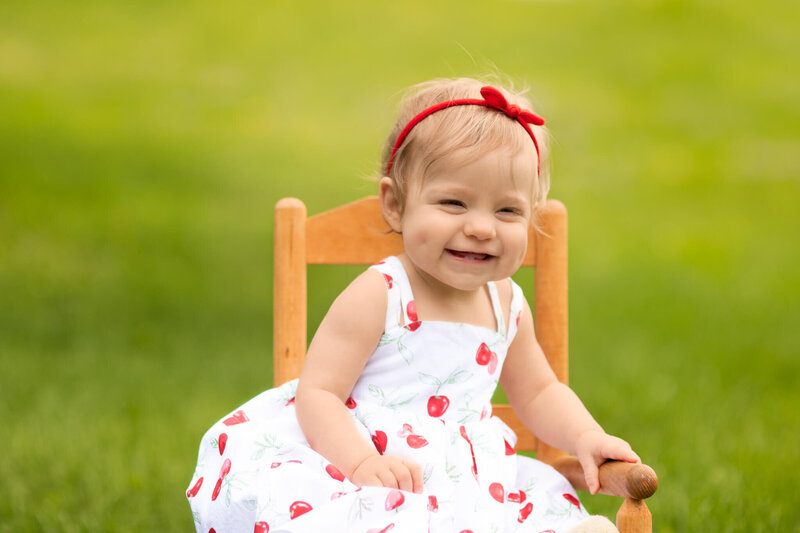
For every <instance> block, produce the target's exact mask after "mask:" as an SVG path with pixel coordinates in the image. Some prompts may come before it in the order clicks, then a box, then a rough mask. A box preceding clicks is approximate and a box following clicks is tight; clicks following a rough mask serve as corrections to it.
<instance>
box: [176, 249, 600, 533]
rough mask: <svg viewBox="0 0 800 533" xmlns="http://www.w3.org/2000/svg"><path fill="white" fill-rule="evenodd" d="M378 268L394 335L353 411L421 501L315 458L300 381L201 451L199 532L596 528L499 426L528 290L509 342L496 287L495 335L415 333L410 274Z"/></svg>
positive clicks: (394, 266) (487, 532) (474, 329)
mask: <svg viewBox="0 0 800 533" xmlns="http://www.w3.org/2000/svg"><path fill="white" fill-rule="evenodd" d="M371 268H374V269H376V270H378V271H379V272H380V273H381V274H383V277H384V279H385V281H386V287H387V291H388V292H387V294H388V305H387V312H386V325H385V330H384V334H383V336H382V337H381V339H380V342H379V345H378V347H377V348H376V349H375V352H374V353H373V354H372V355H371V356H370V358H369V360H368V361H367V363H366V366H365V368H364V371H363V373H362V374H361V376H360V377H359V379H358V381H357V382H356V384H355V386H354V388H353V391H352V393H351V396H350V398H349V399H348V400H347V402H346V406H347V408H348V409H349V412H350V414H351V416H352V419H353V421H354V422H355V424H356V426H357V428H358V430H359V432H360V433H361V434H362V436H363V438H364V439H366V440H367V441H368V442H370V441H371V442H372V443H373V444H374V446H375V448H376V449H377V450H378V452H380V453H390V454H396V455H399V456H403V457H407V458H409V459H412V460H414V461H416V462H417V463H418V464H419V465H420V466H421V467H422V470H423V479H424V491H423V493H422V494H414V493H410V492H405V491H400V490H397V489H390V488H386V487H362V488H358V487H356V486H355V485H353V484H352V483H351V482H350V481H349V480H347V479H346V478H345V477H344V476H343V475H342V473H341V472H340V471H339V470H338V469H337V468H336V467H335V466H334V465H332V464H331V463H330V462H328V461H327V460H326V459H325V458H323V457H322V456H321V455H319V454H318V453H316V452H315V451H314V450H312V449H311V448H310V447H309V445H308V442H307V441H306V439H305V437H304V436H303V433H302V431H301V430H300V427H299V425H298V423H297V418H296V416H295V408H294V405H293V404H294V395H295V390H296V388H297V380H293V381H289V382H287V383H285V384H284V385H282V386H280V387H277V388H274V389H270V390H267V391H265V392H263V393H261V394H260V395H258V396H256V397H255V398H253V399H251V400H250V401H248V402H247V403H245V404H244V405H242V406H241V407H239V408H238V409H236V410H235V411H234V412H232V413H231V414H230V415H228V416H226V417H224V418H223V419H222V420H220V421H219V422H217V423H216V424H215V425H214V426H212V427H211V429H210V430H209V431H208V432H207V433H206V434H205V436H204V437H203V439H202V441H201V444H200V452H199V456H198V462H197V468H196V470H195V473H194V476H193V477H192V481H191V482H190V484H189V488H188V490H187V493H186V495H187V497H188V499H189V503H190V506H191V508H192V514H193V518H194V522H195V525H196V527H197V531H198V532H202V533H208V532H211V531H214V532H216V533H224V532H228V531H231V532H233V531H237V532H238V531H241V532H248V533H249V532H250V531H254V532H256V533H258V532H268V531H269V532H272V533H276V532H292V533H306V532H309V533H310V532H315V533H319V532H342V533H345V532H346V533H350V532H354V533H386V532H389V531H391V532H392V533H427V532H430V533H467V532H472V533H493V532H497V533H500V532H504V533H507V532H518V533H523V532H530V533H540V532H543V531H552V532H561V531H567V530H568V529H570V528H571V527H573V526H574V525H576V524H577V523H578V522H580V521H581V520H583V519H585V518H587V517H588V514H587V513H586V511H585V510H584V509H583V507H582V506H581V504H580V502H579V501H578V499H577V496H576V494H575V491H574V490H573V488H572V487H571V486H570V484H569V482H568V481H567V480H566V479H565V478H563V477H562V476H561V475H560V474H559V473H558V472H556V471H555V470H554V469H553V468H551V467H550V466H548V465H546V464H544V463H542V462H540V461H536V460H534V459H531V458H528V457H524V456H518V455H516V454H515V453H514V450H513V446H514V444H515V441H516V437H515V435H514V434H513V432H512V431H511V430H510V429H509V428H508V427H507V426H506V425H505V424H503V422H501V421H500V419H499V418H497V417H493V416H492V414H491V411H492V406H491V398H492V394H493V393H494V391H495V388H496V386H497V382H498V379H499V376H500V371H501V369H502V366H503V361H504V359H505V356H506V353H507V350H508V346H509V345H510V344H511V342H512V341H513V340H514V336H515V334H516V332H517V323H518V320H519V316H520V314H521V312H522V309H523V298H524V296H523V294H522V290H521V289H520V288H519V286H518V285H516V284H515V283H513V282H512V287H513V297H512V301H511V309H510V313H509V325H508V328H506V326H505V322H506V321H505V320H504V317H503V313H502V311H501V308H500V303H499V299H498V296H497V289H496V286H495V284H494V283H489V284H488V291H489V295H490V297H491V302H492V306H493V308H494V314H495V319H496V324H497V328H496V329H495V330H492V329H489V328H484V327H480V326H475V325H470V324H462V323H454V322H437V321H419V320H417V313H416V309H415V305H414V296H413V294H412V293H411V287H410V285H409V282H408V278H407V276H406V272H405V270H404V269H403V266H402V264H401V263H400V260H399V259H397V258H396V257H389V258H387V259H385V260H384V261H381V262H379V263H378V264H376V265H373V266H372V267H371ZM332 370H334V369H332Z"/></svg>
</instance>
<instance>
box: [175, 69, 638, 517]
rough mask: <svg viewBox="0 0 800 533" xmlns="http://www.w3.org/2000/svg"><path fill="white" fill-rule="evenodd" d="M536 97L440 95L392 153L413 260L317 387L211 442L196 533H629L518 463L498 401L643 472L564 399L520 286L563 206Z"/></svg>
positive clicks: (369, 302) (325, 352)
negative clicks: (553, 200)
mask: <svg viewBox="0 0 800 533" xmlns="http://www.w3.org/2000/svg"><path fill="white" fill-rule="evenodd" d="M529 109H530V105H529V103H528V102H527V101H526V100H524V99H523V98H522V97H521V96H519V95H516V94H513V93H511V92H509V91H506V90H500V89H498V88H495V87H491V86H484V85H483V84H482V83H481V82H479V81H477V80H472V79H458V80H435V81H432V82H428V83H425V84H422V85H419V86H417V87H415V88H414V91H413V92H412V93H411V95H410V96H409V97H407V98H406V99H405V101H404V104H403V106H402V109H401V111H400V115H399V117H398V120H397V123H396V125H395V127H394V129H393V131H392V132H391V134H390V136H389V139H388V141H387V144H386V149H385V153H384V157H383V162H382V169H381V170H382V176H383V177H382V178H381V179H380V183H379V194H380V202H381V207H382V210H383V215H384V218H385V220H386V222H387V223H388V224H389V226H390V227H391V229H392V231H395V232H397V233H399V234H400V235H401V236H402V239H403V244H404V247H405V252H404V253H403V254H401V255H399V256H397V257H388V258H386V259H384V260H383V261H380V262H379V263H377V264H375V265H372V266H371V267H370V268H369V269H367V270H366V271H365V272H364V273H362V274H361V275H360V276H359V277H358V278H356V279H355V280H354V281H353V282H352V283H351V284H350V285H349V286H348V287H347V288H346V289H345V290H344V291H343V292H342V293H341V294H340V295H339V297H338V298H337V299H336V300H335V301H334V303H333V304H332V306H331V308H330V310H329V311H328V313H327V315H326V316H325V318H324V319H323V321H322V323H321V324H320V326H319V329H318V330H317V332H316V335H315V336H314V338H313V340H312V341H311V344H310V346H309V349H308V355H307V357H306V361H305V364H304V367H303V370H302V374H301V376H300V379H299V380H293V381H290V382H288V383H285V384H283V385H281V386H280V387H277V388H274V389H271V390H268V391H266V392H264V393H262V394H260V395H259V396H257V397H255V398H254V399H252V400H250V401H249V402H247V403H246V404H244V405H243V406H242V407H240V408H238V409H236V410H235V411H234V412H233V413H232V414H231V415H229V416H227V417H225V418H223V419H222V420H220V421H219V422H218V423H217V424H215V425H214V426H213V427H212V428H211V429H210V430H209V431H208V433H206V435H205V436H204V437H203V440H202V443H201V446H200V454H199V459H198V465H197V470H196V472H195V475H194V477H193V479H192V481H191V483H190V485H189V490H188V492H187V496H188V498H189V501H190V504H191V507H192V510H193V513H194V519H195V523H196V526H197V530H198V531H201V532H203V533H206V532H209V531H215V532H217V533H223V532H225V531H247V532H249V531H253V530H255V531H256V532H259V531H272V532H273V533H274V532H276V531H280V532H293V533H300V532H355V533H381V532H389V531H392V533H426V532H431V533H468V532H472V533H492V532H498V533H499V532H520V533H522V532H532V533H539V532H543V531H553V532H567V531H590V530H591V531H616V529H614V527H613V525H611V523H610V522H609V521H608V520H606V519H605V518H600V517H590V516H589V515H588V514H587V513H586V511H585V510H584V509H583V507H582V506H581V503H580V502H579V500H578V499H577V496H576V494H575V491H574V490H573V488H572V487H571V486H570V485H569V483H568V482H567V481H566V479H564V478H563V477H562V476H561V475H560V474H559V473H558V472H556V471H555V470H554V469H552V468H551V467H549V466H547V465H545V464H544V463H541V462H539V461H536V460H534V459H530V458H527V457H523V456H518V455H516V454H515V452H514V448H513V446H514V443H515V440H516V438H515V436H514V434H513V432H512V431H511V430H510V429H509V428H508V427H506V426H505V425H504V424H503V423H502V422H501V421H500V420H499V419H498V418H496V417H493V416H492V413H491V410H492V407H491V398H492V395H493V393H494V391H495V389H496V387H497V384H498V382H499V383H500V384H502V386H503V389H504V391H505V393H506V395H507V396H508V398H509V400H510V402H511V404H512V406H513V407H514V410H515V411H516V412H517V414H518V415H519V417H520V419H521V420H522V421H523V422H524V423H525V425H526V426H528V427H529V428H531V430H533V432H534V433H535V434H536V435H537V436H538V437H539V438H541V439H542V440H544V441H545V442H547V443H549V444H551V445H553V446H556V447H558V448H560V449H563V450H566V451H568V452H571V453H574V454H576V455H577V457H578V459H579V460H580V462H581V464H582V465H583V468H584V471H585V475H586V481H587V484H588V486H589V488H590V490H591V491H592V492H597V490H598V489H599V483H598V478H597V467H598V465H599V464H601V463H602V462H603V461H605V460H606V459H616V460H622V461H628V462H638V461H639V458H638V457H637V455H636V454H635V453H634V452H633V451H632V450H631V447H630V446H629V445H628V444H627V443H626V442H625V441H622V440H620V439H618V438H616V437H612V436H609V435H607V434H606V433H605V432H604V431H603V429H602V428H601V427H600V426H599V425H598V424H597V422H595V421H594V419H593V418H592V417H591V415H590V414H589V413H588V412H587V410H586V409H585V408H584V406H583V404H582V403H581V402H580V400H579V399H578V398H577V396H576V395H575V394H574V393H573V392H572V391H571V390H570V389H569V388H568V387H567V386H565V385H563V384H561V383H559V381H558V380H557V379H556V377H555V375H554V374H553V372H552V370H551V369H550V367H549V365H548V363H547V360H546V359H545V356H544V354H543V353H542V350H541V348H540V347H539V344H538V343H537V341H536V337H535V334H534V327H533V319H532V316H531V310H530V308H529V306H528V303H527V302H526V300H525V297H524V296H523V294H522V291H521V289H520V288H519V286H517V285H516V284H515V283H514V282H513V281H512V280H511V279H510V276H511V275H512V274H514V272H516V270H517V269H518V268H519V267H520V265H521V264H522V261H523V258H524V256H525V251H526V247H527V237H528V227H529V226H530V225H531V224H533V223H535V208H536V205H537V204H538V203H540V202H542V201H543V200H544V198H545V195H546V193H547V189H548V177H547V165H546V155H547V154H546V151H547V143H546V130H545V129H544V128H543V125H544V120H543V119H541V118H540V117H539V116H537V115H535V114H534V113H532V112H531V111H529Z"/></svg>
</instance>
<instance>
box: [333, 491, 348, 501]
mask: <svg viewBox="0 0 800 533" xmlns="http://www.w3.org/2000/svg"><path fill="white" fill-rule="evenodd" d="M345 494H347V493H346V492H334V493H333V494H331V500H338V499H339V498H341V497H342V496H344V495H345Z"/></svg>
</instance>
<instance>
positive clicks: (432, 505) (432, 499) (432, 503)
mask: <svg viewBox="0 0 800 533" xmlns="http://www.w3.org/2000/svg"><path fill="white" fill-rule="evenodd" d="M428 510H429V511H430V512H432V513H435V512H436V511H438V510H439V502H438V501H436V496H433V495H431V496H428Z"/></svg>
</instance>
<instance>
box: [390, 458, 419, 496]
mask: <svg viewBox="0 0 800 533" xmlns="http://www.w3.org/2000/svg"><path fill="white" fill-rule="evenodd" d="M392 474H394V477H395V479H396V480H397V488H398V489H400V490H405V491H408V492H412V491H413V490H414V479H413V477H412V476H411V471H410V470H409V468H408V466H407V465H406V463H405V461H398V462H397V463H395V464H393V465H392Z"/></svg>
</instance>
